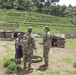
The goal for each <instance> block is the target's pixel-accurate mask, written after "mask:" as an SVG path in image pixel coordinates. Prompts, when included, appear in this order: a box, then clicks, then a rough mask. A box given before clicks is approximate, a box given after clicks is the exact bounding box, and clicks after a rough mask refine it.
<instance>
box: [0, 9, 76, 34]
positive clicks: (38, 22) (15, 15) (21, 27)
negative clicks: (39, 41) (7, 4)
mask: <svg viewBox="0 0 76 75" xmlns="http://www.w3.org/2000/svg"><path fill="white" fill-rule="evenodd" d="M46 25H48V26H50V29H51V32H52V33H76V26H75V25H73V24H71V23H70V22H69V21H68V19H67V18H62V17H57V16H51V15H46V14H41V13H34V12H22V11H16V10H0V29H5V30H8V29H10V30H17V31H27V28H28V27H30V26H31V27H33V29H34V30H33V32H36V33H40V32H42V33H43V27H44V26H46Z"/></svg>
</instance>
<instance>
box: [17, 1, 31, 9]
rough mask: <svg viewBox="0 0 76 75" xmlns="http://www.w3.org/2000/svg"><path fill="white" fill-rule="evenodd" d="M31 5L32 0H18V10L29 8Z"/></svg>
mask: <svg viewBox="0 0 76 75" xmlns="http://www.w3.org/2000/svg"><path fill="white" fill-rule="evenodd" d="M31 6H32V0H18V5H17V9H18V10H30V8H31Z"/></svg>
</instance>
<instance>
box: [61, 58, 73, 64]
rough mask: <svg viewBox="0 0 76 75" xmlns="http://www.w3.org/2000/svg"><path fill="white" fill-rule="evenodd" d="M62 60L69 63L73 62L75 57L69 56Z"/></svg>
mask: <svg viewBox="0 0 76 75" xmlns="http://www.w3.org/2000/svg"><path fill="white" fill-rule="evenodd" d="M61 62H65V63H68V64H73V59H72V58H69V57H64V58H62V59H61Z"/></svg>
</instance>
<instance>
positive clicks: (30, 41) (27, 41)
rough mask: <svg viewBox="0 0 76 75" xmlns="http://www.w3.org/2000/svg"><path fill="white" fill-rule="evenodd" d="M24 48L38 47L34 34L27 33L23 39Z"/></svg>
mask: <svg viewBox="0 0 76 75" xmlns="http://www.w3.org/2000/svg"><path fill="white" fill-rule="evenodd" d="M22 46H23V48H28V49H36V46H35V40H34V37H33V36H32V34H25V35H24V36H23V41H22Z"/></svg>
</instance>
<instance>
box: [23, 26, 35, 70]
mask: <svg viewBox="0 0 76 75" xmlns="http://www.w3.org/2000/svg"><path fill="white" fill-rule="evenodd" d="M31 32H32V28H31V27H30V28H28V33H27V34H25V35H24V36H23V43H22V46H23V55H24V56H23V60H24V69H26V62H28V70H33V69H34V68H31V64H32V56H33V49H35V50H36V46H35V40H34V37H33V36H32V34H31Z"/></svg>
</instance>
